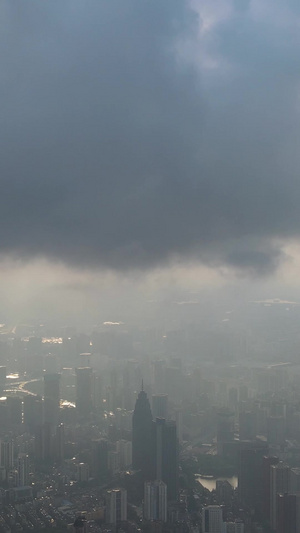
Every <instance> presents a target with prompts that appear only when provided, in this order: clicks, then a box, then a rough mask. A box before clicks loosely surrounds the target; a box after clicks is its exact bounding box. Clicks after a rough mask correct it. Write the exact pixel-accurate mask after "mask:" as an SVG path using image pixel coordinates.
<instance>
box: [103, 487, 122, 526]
mask: <svg viewBox="0 0 300 533" xmlns="http://www.w3.org/2000/svg"><path fill="white" fill-rule="evenodd" d="M126 520H127V491H126V490H125V489H114V490H108V491H107V493H106V523H107V524H116V523H117V522H123V521H126Z"/></svg>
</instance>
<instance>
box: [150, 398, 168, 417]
mask: <svg viewBox="0 0 300 533" xmlns="http://www.w3.org/2000/svg"><path fill="white" fill-rule="evenodd" d="M152 415H153V419H154V420H156V418H165V419H167V418H168V395H167V394H153V395H152Z"/></svg>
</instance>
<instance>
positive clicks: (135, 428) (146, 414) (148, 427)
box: [132, 390, 154, 481]
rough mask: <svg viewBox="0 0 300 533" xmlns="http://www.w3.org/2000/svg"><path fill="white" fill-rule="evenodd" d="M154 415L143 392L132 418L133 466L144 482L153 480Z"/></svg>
mask: <svg viewBox="0 0 300 533" xmlns="http://www.w3.org/2000/svg"><path fill="white" fill-rule="evenodd" d="M152 443H153V433H152V413H151V408H150V403H149V400H148V397H147V394H146V392H145V391H144V390H141V391H140V393H139V395H138V398H137V400H136V403H135V408H134V413H133V417H132V466H133V468H134V470H141V471H142V475H143V478H144V481H146V480H149V479H153V460H154V457H153V445H152Z"/></svg>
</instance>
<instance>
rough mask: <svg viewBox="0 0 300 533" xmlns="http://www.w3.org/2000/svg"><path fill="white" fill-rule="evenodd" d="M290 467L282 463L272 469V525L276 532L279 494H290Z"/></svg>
mask: <svg viewBox="0 0 300 533" xmlns="http://www.w3.org/2000/svg"><path fill="white" fill-rule="evenodd" d="M289 478H290V467H289V466H288V465H287V464H285V463H283V462H282V461H280V462H279V463H278V464H277V465H272V466H271V469H270V524H271V528H272V529H274V530H275V531H276V528H277V513H278V508H277V494H284V493H288V492H289Z"/></svg>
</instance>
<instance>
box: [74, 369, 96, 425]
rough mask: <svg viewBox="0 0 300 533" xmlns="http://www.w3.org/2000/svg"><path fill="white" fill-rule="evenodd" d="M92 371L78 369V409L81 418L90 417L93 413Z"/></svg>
mask: <svg viewBox="0 0 300 533" xmlns="http://www.w3.org/2000/svg"><path fill="white" fill-rule="evenodd" d="M92 375H93V372H92V369H91V368H90V367H88V366H87V367H81V368H76V409H77V413H78V415H79V416H82V417H88V416H89V415H90V414H91V411H92Z"/></svg>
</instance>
